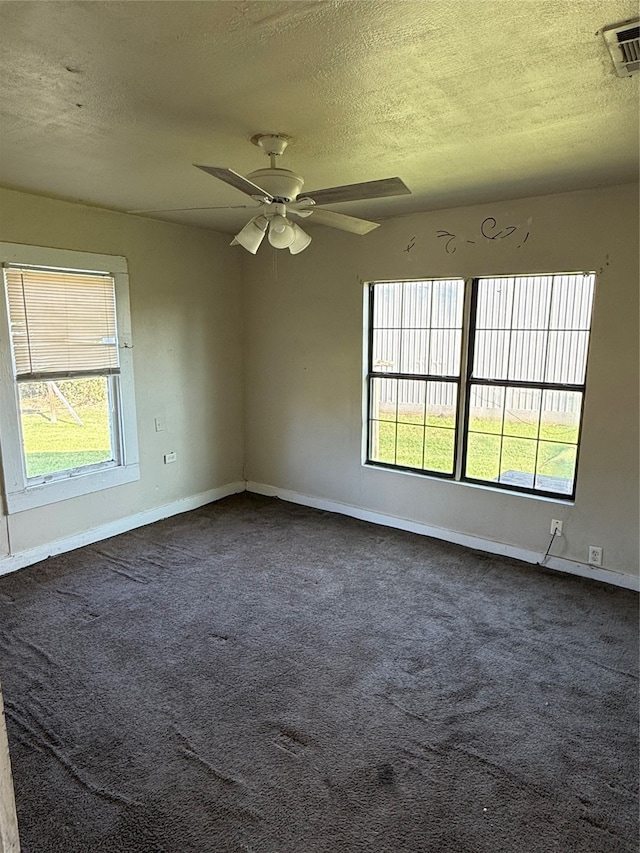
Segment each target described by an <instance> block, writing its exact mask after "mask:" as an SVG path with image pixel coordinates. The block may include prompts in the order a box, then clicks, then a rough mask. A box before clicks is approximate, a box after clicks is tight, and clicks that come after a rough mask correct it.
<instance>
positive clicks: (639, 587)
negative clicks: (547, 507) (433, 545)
mask: <svg viewBox="0 0 640 853" xmlns="http://www.w3.org/2000/svg"><path fill="white" fill-rule="evenodd" d="M246 487H247V491H248V492H254V493H255V494H258V495H265V496H267V497H276V498H281V499H282V500H284V501H289V503H295V504H302V505H303V506H309V507H313V508H314V509H323V510H327V511H328V512H336V513H339V514H340V515H349V516H351V517H352V518H358V519H360V520H361V521H370V522H372V523H373V524H382V525H384V526H385V527H395V528H397V529H398V530H407V531H409V532H410V533H419V534H420V535H421V536H432V537H433V538H434V539H443V540H444V541H446V542H453V543H454V544H456V545H465V546H466V547H467V548H473V549H474V550H477V551H486V552H488V553H490V554H499V555H500V556H502V557H513V558H514V559H516V560H523V561H524V562H525V563H539V562H540V559H541V558H542V556H543V555H542V554H541V553H538V552H537V551H529V550H527V549H525V548H519V547H517V546H515V545H505V544H504V543H502V542H493V541H492V540H491V539H482V538H480V537H478V536H469V535H467V534H466V533H458V531H456V530H447V529H446V528H443V527H431V526H430V525H429V524H423V523H422V522H419V521H411V520H410V519H407V518H398V517H397V516H394V515H387V514H386V513H382V512H373V511H372V510H368V509H363V508H362V507H357V506H351V505H350V504H343V503H340V502H338V501H332V500H329V499H327V498H318V497H315V496H312V495H303V494H301V493H300V492H292V491H290V490H289V489H280V488H278V487H276V486H268V485H265V484H264V483H254V482H252V481H247V484H246ZM545 568H547V569H555V570H556V571H559V572H568V573H569V574H572V575H580V577H583V578H591V579H592V580H597V581H602V582H604V583H608V584H612V585H613V586H621V587H624V588H625V589H631V590H635V591H640V578H639V577H637V576H634V575H626V574H622V573H621V572H614V571H611V570H609V569H595V568H592V567H591V566H588V565H586V564H585V563H578V562H575V561H573V560H565V559H564V558H562V557H548V558H547V560H546V562H545Z"/></svg>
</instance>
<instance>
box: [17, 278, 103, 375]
mask: <svg viewBox="0 0 640 853" xmlns="http://www.w3.org/2000/svg"><path fill="white" fill-rule="evenodd" d="M4 276H5V282H6V287H7V296H8V304H9V318H10V323H11V340H12V345H13V353H14V360H15V369H16V377H17V378H18V379H31V380H38V379H40V380H53V379H55V378H64V377H69V376H75V375H87V374H89V375H90V374H92V373H99V374H105V373H119V358H118V344H117V331H116V306H115V285H114V280H113V277H112V276H110V275H105V274H93V273H76V272H67V271H65V270H44V269H36V268H30V267H17V266H7V267H5V269H4Z"/></svg>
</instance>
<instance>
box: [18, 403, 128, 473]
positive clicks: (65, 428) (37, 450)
mask: <svg viewBox="0 0 640 853" xmlns="http://www.w3.org/2000/svg"><path fill="white" fill-rule="evenodd" d="M76 411H77V413H78V415H79V417H80V418H81V420H82V426H81V425H80V424H77V423H76V422H75V421H74V420H73V418H72V417H71V415H70V414H69V413H68V412H66V411H64V413H61V412H58V413H57V414H58V420H57V422H52V421H51V420H50V416H49V413H48V412H47V413H46V414H44V413H42V412H40V413H35V412H32V413H23V415H22V435H23V440H24V448H25V456H26V464H27V476H28V477H39V476H41V475H43V474H53V473H55V472H57V471H67V470H69V469H72V468H79V467H83V466H86V465H95V464H97V463H98V462H106V461H109V460H110V459H111V458H112V453H111V436H110V433H109V419H108V414H107V411H106V408H105V405H104V404H103V405H93V406H83V407H82V408H78V409H77V410H76Z"/></svg>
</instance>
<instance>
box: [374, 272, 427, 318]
mask: <svg viewBox="0 0 640 853" xmlns="http://www.w3.org/2000/svg"><path fill="white" fill-rule="evenodd" d="M377 287H378V285H376V289H377ZM403 289H404V290H403V296H402V326H403V328H404V329H427V328H428V327H429V326H430V325H431V282H430V281H405V282H404V283H403ZM376 298H377V297H376Z"/></svg>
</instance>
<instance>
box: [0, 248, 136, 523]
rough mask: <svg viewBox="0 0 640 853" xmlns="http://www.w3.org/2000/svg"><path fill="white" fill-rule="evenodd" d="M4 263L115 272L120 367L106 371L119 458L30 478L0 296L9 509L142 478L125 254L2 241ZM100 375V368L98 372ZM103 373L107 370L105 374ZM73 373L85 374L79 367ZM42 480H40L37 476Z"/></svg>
mask: <svg viewBox="0 0 640 853" xmlns="http://www.w3.org/2000/svg"><path fill="white" fill-rule="evenodd" d="M0 263H1V264H2V266H3V267H4V265H7V264H12V265H16V264H18V265H19V264H22V265H25V266H31V267H44V268H49V269H54V270H55V269H59V270H63V271H67V272H84V273H87V272H89V273H103V274H108V275H111V276H112V277H113V280H114V290H115V302H116V323H117V336H118V346H119V360H120V373H119V374H116V375H112V376H107V377H106V378H107V381H108V385H109V388H110V392H109V393H110V394H112V395H113V398H114V399H113V402H114V407H113V416H112V422H111V428H112V436H113V440H114V445H115V446H114V450H115V451H116V453H115V454H114V455H116V459H115V461H110V462H106V463H99V464H98V465H95V466H83V467H81V468H77V469H72V470H67V471H65V472H62V473H61V474H59V475H56V474H55V473H54V474H51V475H47V476H46V477H43V478H29V479H28V478H27V476H26V467H25V458H24V447H23V441H22V428H21V417H20V400H19V384H20V383H19V381H18V380H17V378H16V376H15V369H14V359H13V348H12V343H11V328H10V321H9V311H8V302H7V292H6V287H5V283H4V276H3V280H2V295H1V298H0V454H1V459H2V471H3V480H4V501H5V509H6V512H7V514H12V513H15V512H23V511H25V510H29V509H33V508H35V507H40V506H46V505H48V504H52V503H57V502H58V501H62V500H67V499H69V498H73V497H79V496H81V495H86V494H90V493H92V492H96V491H100V490H102V489H107V488H112V487H113V486H119V485H123V484H125V483H131V482H134V481H136V480H139V479H140V466H139V453H138V432H137V422H136V407H135V387H134V380H133V353H132V346H133V345H132V341H131V313H130V305H129V275H128V267H127V260H126V258H124V257H122V256H119V255H103V254H95V253H90V252H79V251H75V250H71V249H52V248H47V247H42V246H29V245H26V244H21V243H4V242H0ZM94 375H95V374H94ZM100 375H102V374H100ZM74 378H82V377H81V375H80V373H78V374H77V375H76V376H75V377H74ZM34 480H37V482H34Z"/></svg>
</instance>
